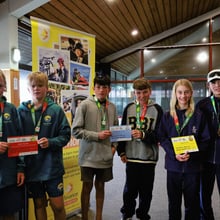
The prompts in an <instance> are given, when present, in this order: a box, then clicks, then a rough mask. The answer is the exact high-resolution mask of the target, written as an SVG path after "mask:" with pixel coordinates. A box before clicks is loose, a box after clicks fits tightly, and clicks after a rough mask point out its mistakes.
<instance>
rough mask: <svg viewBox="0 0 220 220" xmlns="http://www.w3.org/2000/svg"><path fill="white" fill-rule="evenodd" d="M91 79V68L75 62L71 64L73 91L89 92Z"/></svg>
mask: <svg viewBox="0 0 220 220" xmlns="http://www.w3.org/2000/svg"><path fill="white" fill-rule="evenodd" d="M90 77H91V68H90V66H87V65H83V64H79V63H75V62H71V63H70V80H71V81H70V83H71V84H72V85H73V86H72V89H73V90H89V81H90Z"/></svg>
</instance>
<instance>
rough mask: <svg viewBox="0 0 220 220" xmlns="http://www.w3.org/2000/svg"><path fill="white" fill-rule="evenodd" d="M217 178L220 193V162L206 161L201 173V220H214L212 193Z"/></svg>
mask: <svg viewBox="0 0 220 220" xmlns="http://www.w3.org/2000/svg"><path fill="white" fill-rule="evenodd" d="M215 177H216V179H217V186H218V191H219V193H220V164H212V163H208V162H206V163H204V164H203V171H202V175H201V192H200V206H201V220H214V214H213V209H212V193H213V189H214V184H215Z"/></svg>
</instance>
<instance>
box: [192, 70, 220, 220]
mask: <svg viewBox="0 0 220 220" xmlns="http://www.w3.org/2000/svg"><path fill="white" fill-rule="evenodd" d="M207 82H208V87H209V90H210V92H211V95H210V96H208V97H206V98H204V99H202V100H201V101H200V102H198V104H197V106H196V107H197V108H199V109H200V110H201V111H203V112H204V114H205V115H206V117H207V119H208V120H207V121H208V127H209V132H210V136H211V140H210V142H209V148H208V151H207V152H206V154H205V158H204V160H205V161H204V164H203V171H202V178H201V195H200V198H201V202H200V204H201V220H214V214H213V209H212V193H213V188H214V183H215V177H216V179H217V186H218V189H219V192H220V109H219V107H220V69H214V70H212V71H210V72H209V73H208V75H207Z"/></svg>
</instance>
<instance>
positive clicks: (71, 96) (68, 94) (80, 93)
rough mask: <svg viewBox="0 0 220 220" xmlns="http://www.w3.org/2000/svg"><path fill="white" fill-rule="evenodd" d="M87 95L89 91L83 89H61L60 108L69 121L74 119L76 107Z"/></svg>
mask: <svg viewBox="0 0 220 220" xmlns="http://www.w3.org/2000/svg"><path fill="white" fill-rule="evenodd" d="M88 96H89V91H84V90H61V102H62V105H61V106H62V108H63V110H64V112H65V113H66V116H67V118H68V120H69V122H70V124H71V123H72V120H73V119H74V116H75V113H76V110H77V107H78V106H79V105H80V103H81V102H82V101H83V100H85V99H86V98H87V97H88Z"/></svg>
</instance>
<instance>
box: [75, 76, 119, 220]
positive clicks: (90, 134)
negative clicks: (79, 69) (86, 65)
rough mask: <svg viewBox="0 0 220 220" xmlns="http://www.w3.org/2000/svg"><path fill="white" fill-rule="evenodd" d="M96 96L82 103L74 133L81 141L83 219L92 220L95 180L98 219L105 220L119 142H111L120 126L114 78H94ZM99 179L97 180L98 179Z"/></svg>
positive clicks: (77, 112) (76, 118) (76, 116)
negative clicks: (107, 189) (107, 191)
mask: <svg viewBox="0 0 220 220" xmlns="http://www.w3.org/2000/svg"><path fill="white" fill-rule="evenodd" d="M93 89H94V95H92V96H91V97H89V98H87V99H86V100H84V101H82V102H81V103H80V105H79V107H78V108H77V111H76V115H75V117H74V120H73V125H72V134H73V136H75V137H76V138H77V139H80V150H79V165H80V168H81V180H82V182H83V185H82V192H81V208H82V219H83V220H88V219H89V218H88V210H89V200H90V193H91V190H92V188H93V181H94V185H95V189H96V220H102V210H103V202H104V187H105V182H107V181H109V180H111V179H112V178H113V174H112V165H113V155H114V153H115V150H116V149H115V147H116V145H115V143H111V142H110V136H111V131H110V130H109V128H110V126H114V125H118V117H117V113H116V107H115V105H114V104H113V103H111V102H109V100H108V99H107V97H108V95H109V92H110V91H111V89H110V79H109V77H108V76H107V75H105V76H96V77H95V79H94V87H93ZM94 179H95V180H94Z"/></svg>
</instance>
